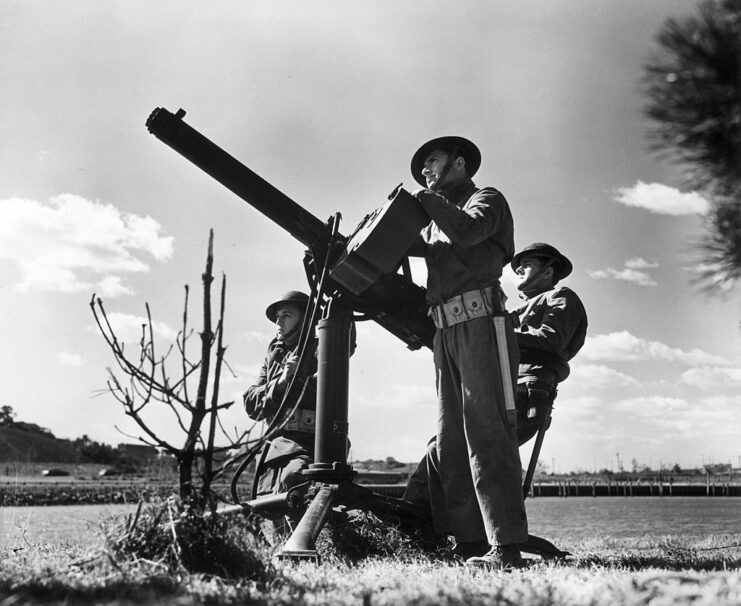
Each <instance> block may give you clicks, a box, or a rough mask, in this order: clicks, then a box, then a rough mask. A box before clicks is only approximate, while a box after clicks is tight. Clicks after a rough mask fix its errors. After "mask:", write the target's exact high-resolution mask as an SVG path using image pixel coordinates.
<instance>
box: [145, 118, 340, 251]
mask: <svg viewBox="0 0 741 606" xmlns="http://www.w3.org/2000/svg"><path fill="white" fill-rule="evenodd" d="M183 116H185V112H184V111H183V110H182V109H181V110H178V112H177V113H175V114H173V113H171V112H169V111H167V110H166V109H165V108H163V107H158V108H156V109H155V110H154V111H153V112H152V113H151V115H150V116H149V119H148V120H147V124H146V126H147V129H148V130H149V132H150V133H152V134H153V135H154V136H155V137H157V138H158V139H159V140H160V141H162V142H163V143H165V144H167V145H169V146H170V147H171V148H172V149H174V150H175V151H176V152H178V153H179V154H181V155H182V156H184V157H185V158H187V159H188V160H190V161H191V162H193V164H195V165H196V166H198V167H199V168H201V169H202V170H203V171H205V172H206V173H208V174H209V175H211V176H212V177H213V178H214V179H216V180H217V181H218V182H219V183H221V184H222V185H224V186H226V187H227V188H228V189H230V190H231V191H233V192H234V193H235V194H237V195H238V196H239V197H240V198H242V199H243V200H244V201H246V202H247V203H248V204H250V205H251V206H253V207H255V208H256V209H257V210H259V211H260V212H261V213H262V214H264V215H265V216H267V217H268V218H269V219H272V220H273V221H274V222H275V223H277V224H278V225H280V226H281V227H282V228H283V229H285V230H286V231H287V232H288V233H290V234H291V235H292V236H293V237H294V238H296V239H297V240H298V241H299V242H301V243H302V244H304V245H305V246H307V247H309V248H310V247H312V246H313V245H314V244H315V243H316V242H317V241H318V240H319V239H320V238H321V237H324V236H326V235H327V234H328V227H327V225H326V224H325V223H323V222H322V221H321V220H319V219H318V218H317V217H315V216H314V215H312V214H311V213H310V212H308V211H307V210H306V209H304V208H303V207H302V206H300V205H299V204H297V203H296V202H294V201H293V200H291V198H289V197H288V196H286V195H285V194H284V193H283V192H281V191H280V190H278V189H276V188H275V187H273V186H272V185H271V184H270V183H268V182H267V181H266V180H265V179H263V178H262V177H260V176H259V175H258V174H256V173H254V172H253V171H251V170H250V169H249V168H247V167H246V166H245V165H244V164H242V163H241V162H239V160H237V159H236V158H234V157H233V156H231V155H229V154H228V153H226V152H225V151H224V150H223V149H221V148H220V147H219V146H218V145H216V144H214V143H212V142H211V141H210V140H209V139H207V138H206V137H204V136H203V135H202V134H201V133H199V132H198V131H197V130H195V129H194V128H192V127H191V126H189V125H188V124H186V123H185V122H184V121H183V119H182V118H183Z"/></svg>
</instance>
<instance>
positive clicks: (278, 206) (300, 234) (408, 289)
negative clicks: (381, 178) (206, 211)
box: [146, 107, 435, 349]
mask: <svg viewBox="0 0 741 606" xmlns="http://www.w3.org/2000/svg"><path fill="white" fill-rule="evenodd" d="M184 116H185V111H184V110H182V109H180V110H178V111H177V112H176V113H174V114H173V113H171V112H169V111H167V110H166V109H165V108H162V107H158V108H156V109H155V110H154V111H153V112H152V113H151V114H150V116H149V118H148V120H147V122H146V126H147V129H148V130H149V132H150V133H152V134H153V135H154V136H155V137H157V138H158V139H159V140H160V141H162V142H163V143H165V144H166V145H168V146H169V147H171V148H172V149H174V150H175V151H176V152H178V153H179V154H180V155H182V156H183V157H185V158H186V159H188V160H190V161H191V162H192V163H193V164H195V165H196V166H198V167H199V168H200V169H201V170H203V171H205V172H206V173H207V174H209V175H211V176H212V177H213V178H214V179H216V180H217V181H218V182H219V183H221V184H222V185H224V186H225V187H227V188H228V189H230V190H231V191H232V192H234V193H235V194H237V195H238V196H239V197H240V198H242V199H243V200H244V201H245V202H247V203H248V204H249V205H250V206H253V207H254V208H256V209H257V210H259V211H260V212H261V213H262V214H264V215H265V216H266V217H268V218H269V219H271V220H272V221H274V222H275V223H277V224H278V225H280V226H281V227H282V228H283V229H285V230H286V231H287V232H288V233H290V234H291V235H292V236H293V237H294V238H296V239H297V240H298V241H299V242H301V243H302V244H304V245H305V246H306V247H307V248H308V249H309V250H310V252H311V253H312V254H314V252H315V251H322V250H324V251H325V253H327V252H329V253H331V252H333V251H326V247H327V245H328V243H329V241H330V239H331V231H332V230H331V228H330V227H329V225H328V223H323V222H322V221H321V220H319V219H318V218H317V217H315V216H314V215H312V214H311V213H310V212H308V211H307V210H306V209H304V208H303V207H302V206H300V205H299V204H297V203H296V202H294V201H293V200H291V198H289V197H288V196H286V195H285V194H284V193H282V192H281V191H279V190H278V189H276V188H275V187H273V186H272V185H271V184H270V183H268V182H267V181H265V179H263V178H262V177H260V176H259V175H257V174H256V173H254V172H253V171H251V170H250V169H249V168H247V167H246V166H245V165H244V164H242V163H241V162H239V161H238V160H237V159H236V158H234V157H233V156H231V155H229V154H228V153H226V152H225V151H224V150H223V149H221V148H220V147H219V146H217V145H216V144H214V143H213V142H211V141H210V140H209V139H208V138H206V137H205V136H203V135H202V134H201V133H199V132H198V131H197V130H195V129H194V128H193V127H191V126H189V125H188V124H186V123H185V122H184V121H183V117H184ZM399 189H400V188H397V190H399ZM407 196H408V194H407ZM338 236H339V237H338V239H337V240H338V244H341V245H343V246H344V245H346V244H347V240H346V238H345V237H344V236H342V235H341V234H338ZM345 252H349V251H347V249H346V250H345ZM357 263H358V266H357V267H355V268H353V269H351V270H347V269H346V268H345V269H344V271H339V270H342V269H343V268H336V267H335V269H337V270H338V271H337V273H335V275H334V276H331V277H330V282H331V288H332V289H333V290H334V292H335V293H337V294H339V295H340V296H341V298H342V299H343V301H344V302H345V303H346V304H347V305H348V306H349V307H350V308H351V309H353V310H354V311H358V312H361V313H363V314H366V316H367V317H368V318H369V319H372V320H374V321H375V322H376V323H378V324H380V325H381V326H383V327H384V328H385V329H386V330H388V331H389V332H390V333H392V334H393V335H395V336H396V337H398V338H399V339H401V340H402V341H404V342H405V343H406V344H407V346H408V347H409V349H419V348H420V347H423V346H425V347H429V348H430V349H432V339H433V336H434V332H435V327H434V325H433V324H432V321H431V320H430V318H429V317H428V315H427V305H426V303H425V289H424V288H422V287H420V286H417V285H416V284H415V283H414V282H413V281H412V280H411V279H410V278H409V277H408V276H405V275H400V274H397V273H393V272H392V271H388V270H389V268H388V267H385V268H384V271H383V272H380V273H379V272H378V271H376V272H374V273H373V275H372V276H371V277H370V278H368V276H367V275H366V273H365V271H366V268H365V266H364V263H363V260H362V259H358V260H357ZM348 271H349V273H348ZM358 277H359V278H361V279H362V280H366V279H367V284H363V286H362V291H361V290H359V289H358V288H355V287H354V285H355V282H356V281H357V280H356V278H358ZM350 283H352V284H353V286H349V284H350Z"/></svg>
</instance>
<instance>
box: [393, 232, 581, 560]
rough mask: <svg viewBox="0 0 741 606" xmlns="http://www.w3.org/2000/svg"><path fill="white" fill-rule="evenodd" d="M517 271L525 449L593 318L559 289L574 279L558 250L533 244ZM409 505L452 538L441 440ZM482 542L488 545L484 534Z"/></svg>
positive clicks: (424, 463)
mask: <svg viewBox="0 0 741 606" xmlns="http://www.w3.org/2000/svg"><path fill="white" fill-rule="evenodd" d="M511 267H512V269H513V270H514V271H515V274H516V279H517V280H518V285H517V288H518V290H519V291H520V292H521V293H522V295H523V296H524V297H525V298H526V302H525V303H524V304H523V305H522V306H520V307H518V308H517V309H516V310H515V311H513V312H512V316H513V317H514V318H515V323H516V324H517V328H515V333H516V337H517V343H518V345H519V349H520V366H519V377H518V385H517V439H518V442H519V444H520V445H522V444H524V443H525V442H527V441H528V440H529V439H530V438H532V437H533V435H535V433H536V432H537V431H538V429H539V428H540V427H541V424H542V423H543V422H544V419H546V415H547V414H550V407H551V406H552V405H553V401H554V399H555V398H556V386H557V384H558V383H560V382H561V381H563V380H564V379H566V377H568V375H569V361H570V360H571V359H572V358H573V357H574V355H576V353H577V352H578V351H579V349H581V347H582V345H583V344H584V339H585V336H586V331H587V315H586V311H585V309H584V306H583V305H582V302H581V300H580V299H579V297H578V296H577V295H576V293H575V292H574V291H573V290H571V289H570V288H568V287H565V286H560V287H556V284H557V283H558V282H559V281H560V280H561V279H563V278H565V277H567V276H568V275H569V274H570V273H571V271H572V265H571V261H569V260H568V259H567V258H566V257H565V256H564V255H562V254H561V253H560V252H559V251H558V250H557V249H556V248H555V247H553V246H551V245H549V244H543V243H536V244H531V245H530V246H527V247H525V248H524V249H523V250H522V251H521V252H519V253H517V254H516V255H515V256H514V257H513V259H512V262H511ZM404 499H405V500H407V501H410V502H411V503H414V504H415V505H417V506H419V507H421V508H422V509H424V510H426V511H428V512H429V514H430V516H431V520H432V524H433V529H434V531H435V532H436V533H437V534H440V535H444V534H449V533H450V532H451V523H450V519H449V516H448V512H447V510H446V504H445V499H444V494H443V488H442V483H441V479H440V461H439V459H438V455H437V451H436V448H435V438H433V439H432V440H430V442H429V444H428V445H427V453H426V454H425V456H424V458H423V459H422V460H421V461H420V464H419V465H418V467H417V469H416V470H415V471H414V473H413V474H412V476H411V477H410V478H409V483H408V484H407V488H406V490H405V492H404ZM479 540H480V541H481V542H484V541H485V540H486V539H485V535H484V534H483V532H482V534H481V535H480V536H479ZM476 561H477V558H474V562H476ZM484 561H485V560H484Z"/></svg>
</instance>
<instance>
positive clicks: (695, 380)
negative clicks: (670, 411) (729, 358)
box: [680, 367, 741, 392]
mask: <svg viewBox="0 0 741 606" xmlns="http://www.w3.org/2000/svg"><path fill="white" fill-rule="evenodd" d="M680 380H681V381H682V383H685V384H686V385H691V386H692V387H696V388H697V389H700V390H702V391H709V392H713V391H718V390H719V389H724V388H739V387H741V369H738V368H717V367H714V368H708V367H705V368H690V369H689V370H686V371H685V372H683V373H682V376H681V377H680Z"/></svg>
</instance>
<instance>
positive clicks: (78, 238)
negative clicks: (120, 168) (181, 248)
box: [0, 194, 173, 296]
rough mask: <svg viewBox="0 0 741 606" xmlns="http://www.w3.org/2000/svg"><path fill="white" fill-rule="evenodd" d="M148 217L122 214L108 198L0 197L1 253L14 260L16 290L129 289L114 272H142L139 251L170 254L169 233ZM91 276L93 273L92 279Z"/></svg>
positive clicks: (116, 292)
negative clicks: (17, 277)
mask: <svg viewBox="0 0 741 606" xmlns="http://www.w3.org/2000/svg"><path fill="white" fill-rule="evenodd" d="M159 232H160V225H159V223H157V221H155V220H154V219H152V218H151V217H140V216H137V215H134V214H124V213H122V212H121V211H120V210H119V209H117V208H116V207H114V206H113V205H111V204H103V203H101V202H97V201H90V200H86V199H85V198H82V197H80V196H76V195H73V194H60V195H59V196H56V197H54V198H51V199H50V200H49V202H48V203H42V202H37V201H35V200H28V199H22V198H8V199H5V200H0V259H8V260H10V261H13V262H15V263H16V265H17V266H18V268H19V269H20V271H21V281H20V283H18V284H17V285H16V286H15V290H16V291H18V292H28V291H55V292H65V293H70V292H80V291H91V290H93V289H94V288H95V287H96V286H98V287H100V289H101V290H102V291H105V294H107V296H117V295H121V294H130V293H131V292H132V290H131V288H130V287H128V286H126V285H124V284H123V282H122V279H121V277H120V275H119V274H121V273H131V272H145V271H148V270H149V266H148V265H147V264H146V263H145V262H144V261H143V260H142V259H140V258H139V257H138V256H135V255H136V254H138V253H147V254H149V255H151V256H152V257H153V258H154V259H156V260H158V261H165V260H167V259H169V258H170V257H171V256H172V251H173V238H172V237H163V236H161V235H160V234H159ZM95 276H102V277H100V278H99V279H98V281H97V285H96V280H95Z"/></svg>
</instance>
